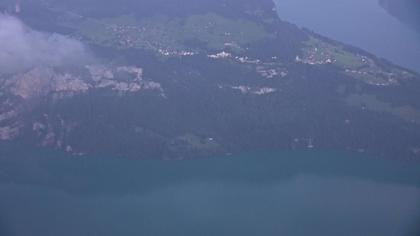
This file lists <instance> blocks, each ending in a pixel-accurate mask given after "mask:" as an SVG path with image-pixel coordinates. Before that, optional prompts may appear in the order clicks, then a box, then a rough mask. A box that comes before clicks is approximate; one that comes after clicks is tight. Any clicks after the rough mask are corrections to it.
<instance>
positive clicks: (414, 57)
mask: <svg viewBox="0 0 420 236" xmlns="http://www.w3.org/2000/svg"><path fill="white" fill-rule="evenodd" d="M276 3H277V6H278V12H279V15H280V17H281V18H282V19H284V20H287V21H289V22H292V23H295V24H297V25H298V26H301V27H305V28H308V29H311V30H313V31H315V32H317V33H320V34H322V35H325V36H328V37H330V38H333V39H336V40H338V41H341V42H344V43H347V44H351V45H353V46H357V47H360V48H362V49H365V50H367V51H369V52H371V53H373V54H375V55H377V56H379V57H383V58H386V59H388V60H390V61H392V62H394V63H396V64H398V65H401V66H404V67H407V68H410V69H412V70H415V71H417V72H420V32H417V31H415V30H414V29H412V28H410V27H409V26H407V25H405V24H403V23H401V22H400V21H399V20H397V19H396V18H394V17H393V16H391V15H390V14H388V13H387V12H386V11H385V10H384V9H383V8H382V7H381V6H380V5H379V0H276Z"/></svg>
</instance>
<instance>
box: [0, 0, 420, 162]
mask: <svg viewBox="0 0 420 236" xmlns="http://www.w3.org/2000/svg"><path fill="white" fill-rule="evenodd" d="M27 4H32V5H33V8H32V10H29V11H23V12H22V15H21V16H20V17H21V19H22V20H23V21H24V22H27V23H29V24H30V25H32V27H33V28H34V29H29V28H26V31H23V32H27V31H29V32H31V30H34V31H36V32H35V33H31V34H22V33H19V34H18V35H19V37H22V39H25V40H22V42H34V41H33V37H34V35H35V38H36V40H37V41H36V42H38V41H39V40H41V41H42V40H47V41H48V40H49V39H51V37H50V36H51V35H50V33H48V32H49V31H53V32H56V31H55V30H56V29H59V30H58V31H59V32H62V33H63V32H67V33H66V35H60V36H59V37H58V38H59V39H60V41H58V43H60V44H59V45H61V46H62V47H63V48H61V49H60V50H59V51H60V52H61V51H65V50H64V49H65V48H64V46H65V45H68V44H66V43H65V44H63V43H61V42H69V41H68V40H70V42H72V45H79V46H80V45H82V46H83V47H78V48H82V49H83V48H86V50H85V49H84V50H83V51H82V52H83V53H82V54H88V55H90V56H89V57H90V60H88V62H84V63H62V61H60V63H59V64H51V63H46V62H49V61H50V60H43V63H36V62H37V60H31V62H32V64H31V65H32V66H29V67H16V68H20V70H18V71H15V72H5V71H2V73H0V74H1V77H0V78H1V79H0V91H1V92H0V102H1V103H0V140H1V142H3V143H7V142H19V143H21V144H22V145H26V146H37V147H43V148H49V149H55V150H59V151H61V152H67V153H69V154H70V155H91V154H92V155H101V156H104V155H106V156H114V157H130V158H169V159H182V158H198V157H207V156H212V155H216V154H217V155H223V154H230V153H234V152H243V151H246V150H253V149H264V148H269V149H273V148H280V149H315V148H322V149H342V150H349V151H355V152H366V153H369V154H371V155H374V156H380V157H387V158H408V159H410V158H419V155H420V152H419V151H418V150H420V143H419V140H420V126H419V125H420V103H419V101H420V99H419V94H420V80H419V79H418V75H417V74H415V73H413V72H411V71H409V70H406V69H404V68H400V67H397V66H394V65H392V64H391V63H389V62H386V61H384V60H381V59H378V58H376V57H375V56H373V55H370V54H368V53H366V52H364V51H362V50H359V49H356V48H353V47H349V46H347V45H343V44H340V43H338V42H335V41H332V40H329V39H327V38H324V37H322V36H319V35H316V34H314V33H312V32H308V31H305V30H301V29H299V28H297V27H295V26H293V25H291V24H289V23H287V22H283V21H281V20H280V19H278V17H277V16H276V14H275V12H274V10H273V9H274V8H273V7H274V5H273V3H272V2H271V1H268V0H267V1H254V0H245V1H243V0H241V1H240V0H216V1H207V0H200V1H182V4H181V3H180V1H177V0H173V1H170V0H164V1H146V0H144V1H134V0H124V1H122V2H121V1H118V2H117V1H115V2H114V1H107V3H106V4H104V3H103V2H102V1H97V0H88V1H61V0H47V1H37V0H32V1H28V2H27ZM18 25H19V24H18ZM24 28H25V27H24ZM39 29H43V33H40V32H39ZM7 32H9V31H7ZM17 32H21V31H17ZM40 35H41V36H40ZM28 37H29V38H28ZM63 37H64V38H63ZM42 42H43V41H42ZM23 45H27V44H23ZM31 45H35V46H36V45H40V43H36V44H33V43H32V44H31ZM41 45H43V46H42V48H47V49H49V47H46V46H45V45H48V44H41ZM31 48H33V47H31ZM3 51H5V50H3ZM9 51H10V50H9ZM45 51H51V50H36V52H40V53H42V52H45ZM52 51H54V50H52ZM11 52H12V54H11V55H15V54H16V53H21V54H22V52H25V51H24V50H23V51H22V50H21V51H19V52H16V51H14V50H11ZM21 54H16V55H21ZM22 55H28V54H25V53H23V54H22ZM59 58H65V57H59Z"/></svg>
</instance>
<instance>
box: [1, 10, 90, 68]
mask: <svg viewBox="0 0 420 236" xmlns="http://www.w3.org/2000/svg"><path fill="white" fill-rule="evenodd" d="M89 58H90V56H89V53H88V52H87V50H86V47H85V46H84V45H83V43H81V42H80V41H78V40H75V39H72V38H69V37H67V36H63V35H59V34H49V33H43V32H38V31H35V30H32V29H30V28H29V27H27V26H25V25H24V24H23V23H22V22H21V21H20V20H19V19H18V18H16V17H13V16H9V15H3V14H0V74H4V73H16V72H20V71H23V70H27V69H30V68H33V67H37V66H69V65H77V64H81V63H85V62H87V61H88V60H89Z"/></svg>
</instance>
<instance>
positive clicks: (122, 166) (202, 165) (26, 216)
mask: <svg viewBox="0 0 420 236" xmlns="http://www.w3.org/2000/svg"><path fill="white" fill-rule="evenodd" d="M47 156H48V155H47ZM49 156H50V157H45V155H44V156H43V157H38V158H36V159H34V158H27V157H25V158H22V157H17V158H0V235H2V236H3V235H5V236H8V235H12V236H21V235H22V236H26V235H42V236H46V235H60V236H67V235H68V236H70V235H79V236H84V235H100V236H106V235H180V236H181V235H183V236H189V235H191V236H192V235H209V236H210V235H285V236H287V235H302V236H303V235H323V236H329V235H331V236H332V235H334V236H336V235H349V236H354V235H381V236H391V235H395V236H400V235H413V236H414V235H418V234H417V233H418V232H420V231H419V228H417V226H418V224H417V223H418V222H419V220H420V171H419V170H418V168H417V165H414V166H413V165H405V164H402V163H399V162H392V161H385V160H377V159H372V158H367V157H363V156H360V157H359V156H357V155H355V154H353V153H338V152H321V151H313V152H302V151H296V152H264V153H262V152H256V153H249V154H246V155H240V156H236V157H229V158H226V157H224V158H212V159H205V160H204V159H203V160H190V161H151V160H148V161H133V160H118V159H108V158H102V159H96V158H66V157H63V158H61V157H56V156H51V155H49Z"/></svg>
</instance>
